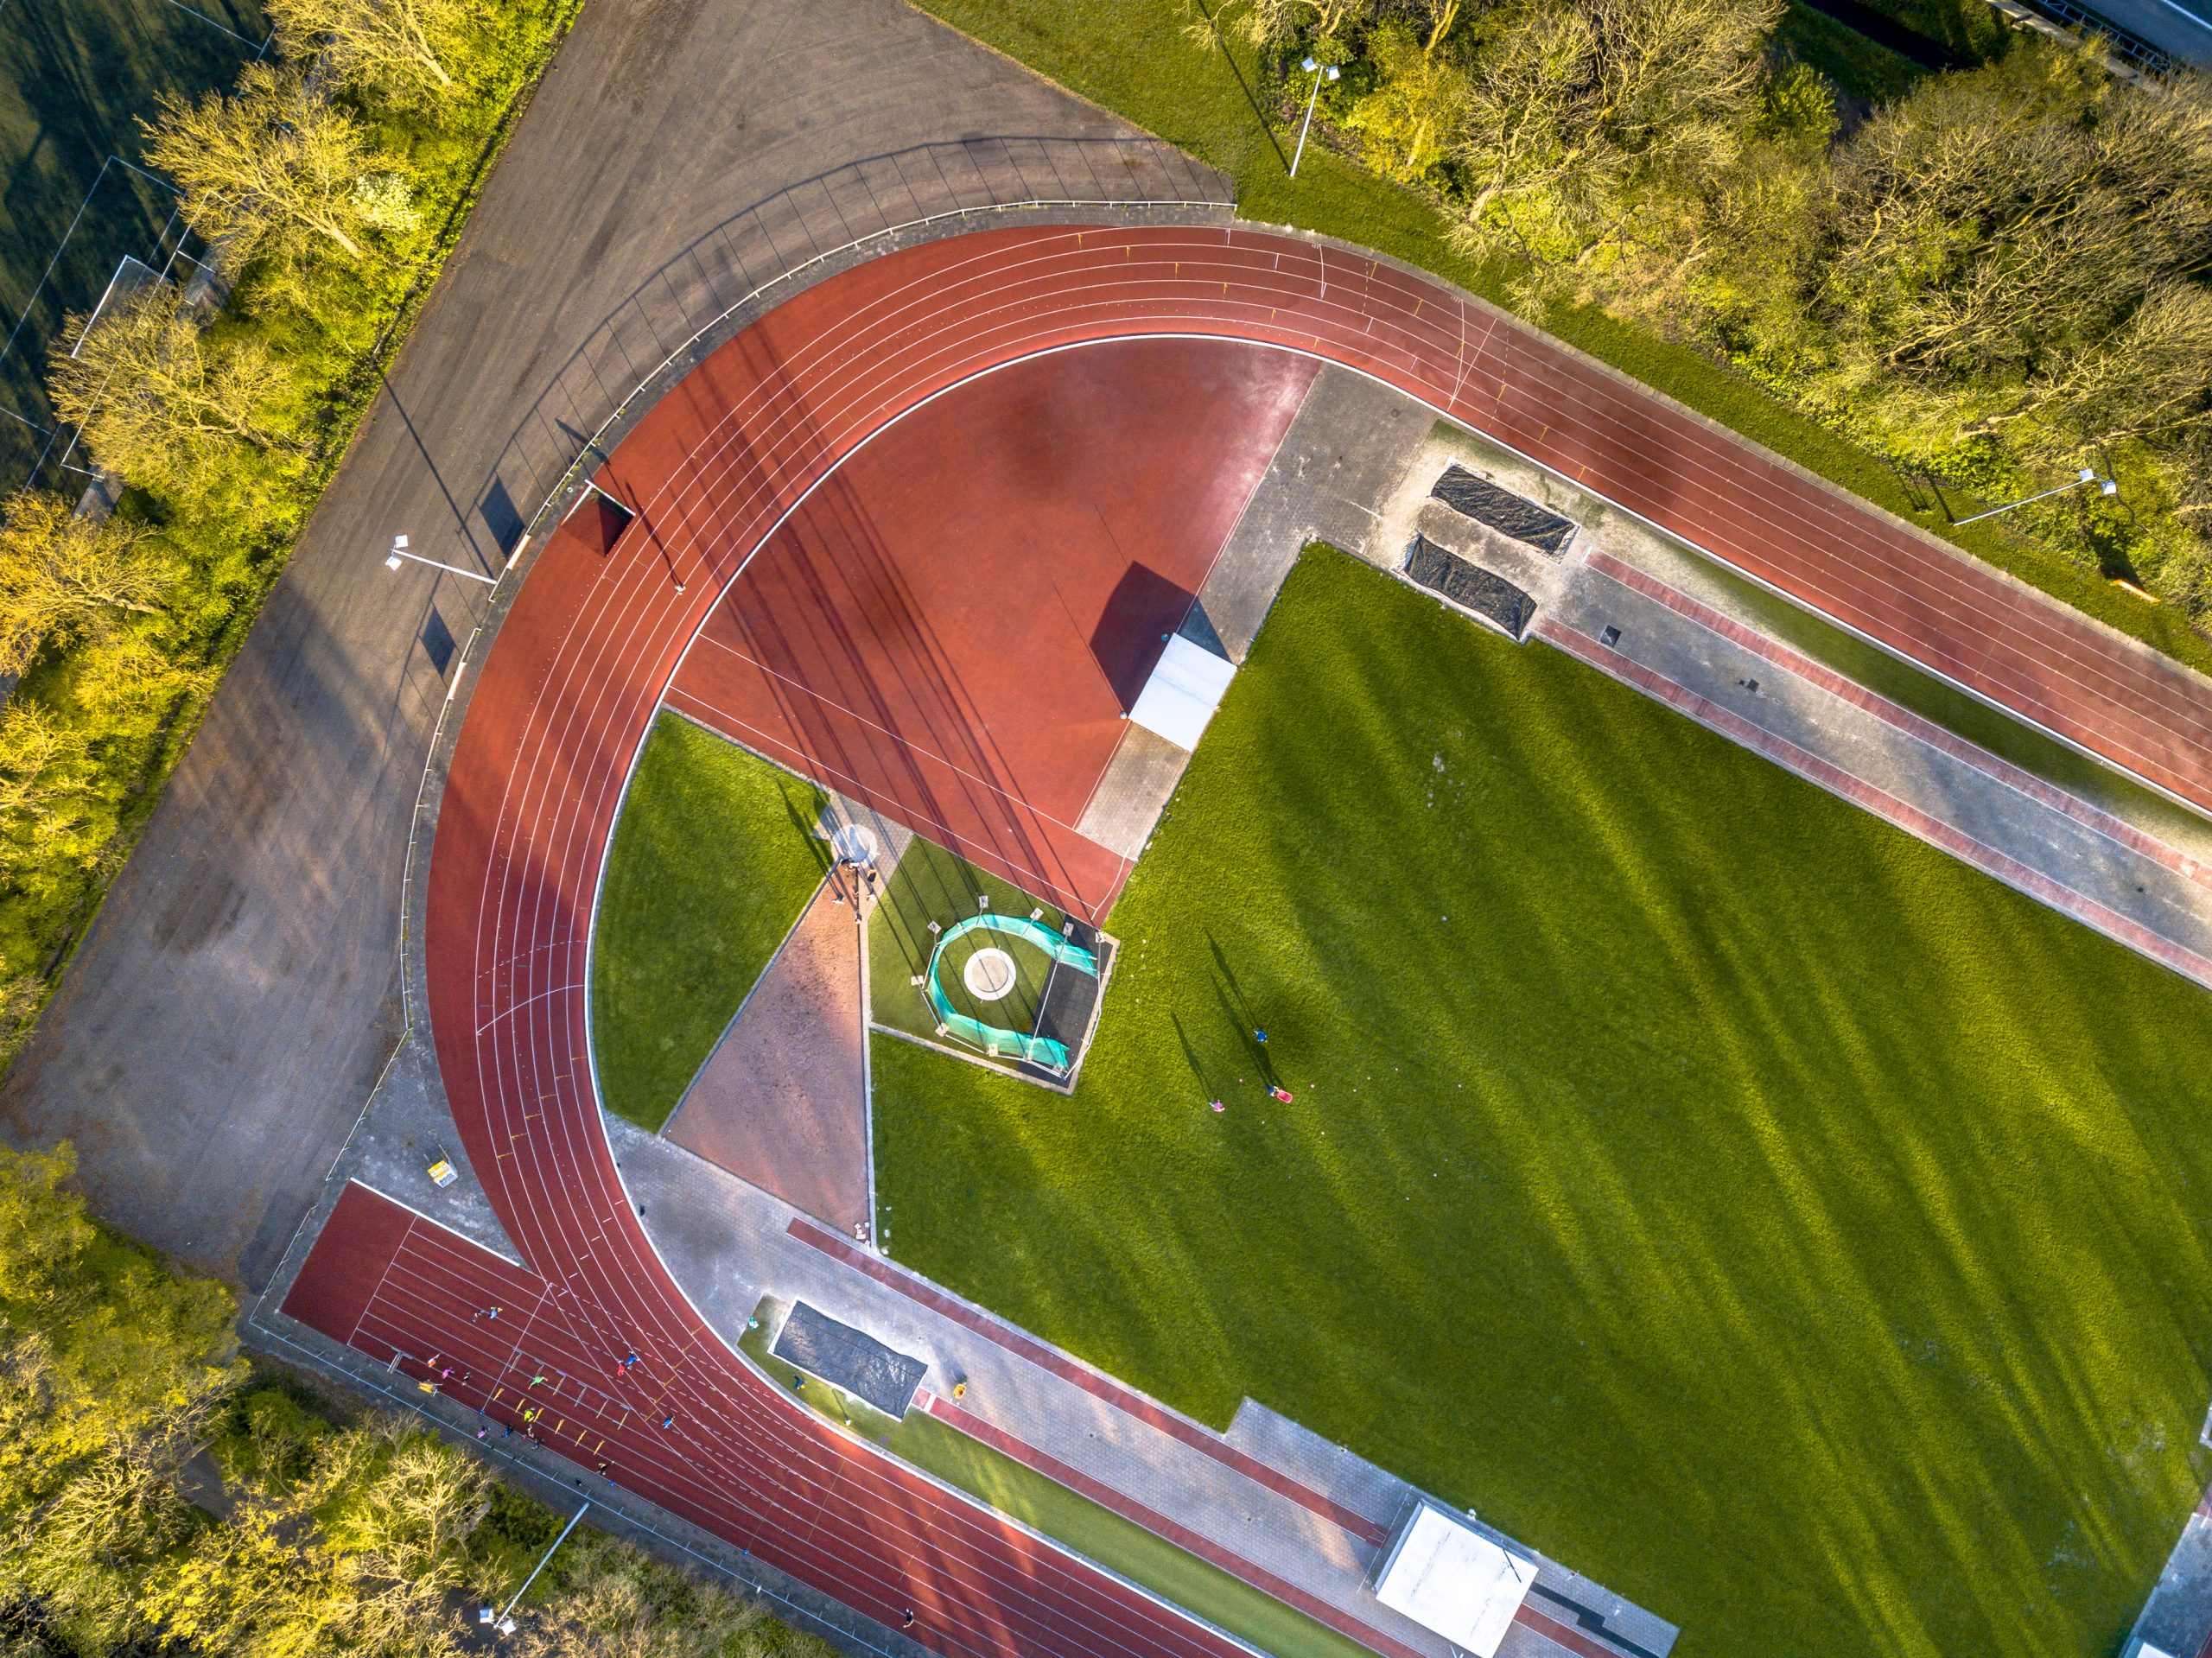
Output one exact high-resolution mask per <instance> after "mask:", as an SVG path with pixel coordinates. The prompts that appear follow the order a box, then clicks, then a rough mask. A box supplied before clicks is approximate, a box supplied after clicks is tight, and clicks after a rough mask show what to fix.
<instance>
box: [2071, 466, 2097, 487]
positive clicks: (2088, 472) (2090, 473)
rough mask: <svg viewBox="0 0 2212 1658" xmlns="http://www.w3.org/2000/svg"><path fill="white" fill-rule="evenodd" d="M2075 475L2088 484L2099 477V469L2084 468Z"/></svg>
mask: <svg viewBox="0 0 2212 1658" xmlns="http://www.w3.org/2000/svg"><path fill="white" fill-rule="evenodd" d="M2074 475H2075V477H2076V478H2079V479H2080V480H2082V482H2083V483H2085V484H2086V483H2088V481H2089V480H2091V479H2092V478H2094V477H2095V476H2096V475H2097V469H2096V468H2095V467H2082V470H2081V471H2079V472H2077V473H2075V474H2074Z"/></svg>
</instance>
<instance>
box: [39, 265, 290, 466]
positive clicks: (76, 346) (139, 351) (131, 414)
mask: <svg viewBox="0 0 2212 1658" xmlns="http://www.w3.org/2000/svg"><path fill="white" fill-rule="evenodd" d="M65 339H66V340H67V343H68V345H69V346H70V350H69V351H68V352H67V353H56V354H55V356H54V360H53V364H52V366H51V368H50V369H49V371H48V379H47V390H48V395H49V396H50V397H51V398H52V399H53V403H54V412H55V413H57V414H59V415H60V416H61V418H62V419H64V420H66V421H68V422H71V423H72V424H73V425H75V426H76V427H77V428H78V429H79V430H80V431H82V432H83V434H84V439H85V445H86V448H88V449H89V450H90V451H91V452H92V458H93V459H94V460H96V461H99V464H100V465H101V466H103V467H107V468H108V469H109V470H111V471H112V472H115V473H118V474H120V475H121V476H123V477H124V478H126V479H129V480H131V481H132V482H135V483H141V484H150V483H156V482H166V483H170V484H176V485H181V484H184V483H186V482H188V480H191V479H192V478H193V477H194V476H195V475H196V474H197V473H198V471H199V468H200V466H201V464H202V463H203V462H204V461H205V460H206V459H207V456H208V454H210V452H211V451H213V450H215V449H219V448H220V447H221V446H223V445H226V444H230V443H248V444H253V445H257V446H265V445H268V444H270V443H273V442H276V441H278V437H277V432H276V429H275V425H274V416H273V411H274V410H275V408H276V406H277V403H278V402H279V401H280V400H281V398H282V397H283V393H284V391H285V389H286V386H287V381H286V379H285V377H284V374H283V371H282V370H281V369H279V368H278V367H277V363H276V361H275V359H273V358H271V357H270V353H269V351H268V349H267V347H265V346H264V345H263V344H262V343H261V342H260V340H258V339H256V338H254V337H252V336H244V337H239V338H234V339H230V340H224V341H221V342H219V343H211V342H210V341H209V340H208V339H207V336H206V335H205V334H203V333H202V332H201V329H200V325H199V323H198V321H196V320H195V319H194V318H193V317H192V316H190V315H188V314H186V313H185V311H184V310H183V308H182V303H181V299H180V297H179V295H177V293H176V292H175V289H170V288H167V287H163V288H161V289H154V290H152V291H150V292H149V293H147V294H145V295H143V296H142V297H140V298H139V299H137V301H135V302H132V303H130V304H128V305H125V306H122V307H119V308H115V309H113V310H111V311H109V312H108V313H106V314H104V315H103V316H102V317H101V318H100V319H99V325H98V326H97V327H87V325H86V323H85V322H83V321H73V322H72V324H71V326H70V328H69V330H68V332H67V334H66V335H65Z"/></svg>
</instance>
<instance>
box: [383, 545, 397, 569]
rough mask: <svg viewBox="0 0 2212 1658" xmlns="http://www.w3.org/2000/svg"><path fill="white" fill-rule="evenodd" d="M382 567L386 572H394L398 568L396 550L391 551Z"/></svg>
mask: <svg viewBox="0 0 2212 1658" xmlns="http://www.w3.org/2000/svg"><path fill="white" fill-rule="evenodd" d="M384 567H385V569H387V570H396V569H398V568H399V553H398V551H397V549H394V550H393V551H392V553H391V556H390V557H388V558H386V559H385V562H384Z"/></svg>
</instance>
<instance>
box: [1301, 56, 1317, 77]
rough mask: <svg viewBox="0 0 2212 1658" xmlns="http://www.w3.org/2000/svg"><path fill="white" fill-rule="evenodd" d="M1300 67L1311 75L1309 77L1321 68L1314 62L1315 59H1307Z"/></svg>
mask: <svg viewBox="0 0 2212 1658" xmlns="http://www.w3.org/2000/svg"><path fill="white" fill-rule="evenodd" d="M1298 67H1300V68H1301V69H1303V70H1304V71H1306V73H1307V74H1309V75H1310V74H1312V73H1313V72H1314V71H1315V70H1316V69H1319V67H1321V66H1320V65H1319V64H1318V63H1316V62H1314V61H1313V59H1311V58H1307V59H1306V60H1304V61H1302V62H1301V63H1300V64H1299V66H1298Z"/></svg>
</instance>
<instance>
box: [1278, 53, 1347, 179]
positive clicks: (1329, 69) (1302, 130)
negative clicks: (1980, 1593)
mask: <svg viewBox="0 0 2212 1658" xmlns="http://www.w3.org/2000/svg"><path fill="white" fill-rule="evenodd" d="M1298 67H1300V68H1301V69H1303V70H1305V71H1306V73H1307V74H1309V75H1311V76H1313V92H1312V94H1311V95H1310V96H1308V97H1307V98H1306V118H1305V119H1304V120H1303V121H1301V122H1300V123H1299V124H1298V149H1296V150H1295V151H1294V153H1293V154H1292V156H1291V158H1290V175H1291V177H1293V178H1296V177H1297V176H1298V164H1299V162H1302V161H1304V160H1305V159H1306V134H1307V133H1308V132H1310V131H1311V130H1313V106H1314V105H1316V104H1318V103H1319V102H1320V101H1321V82H1322V79H1324V78H1326V79H1330V80H1335V79H1338V76H1339V75H1340V74H1341V73H1342V71H1340V70H1339V69H1338V67H1337V66H1336V65H1335V64H1333V63H1318V62H1316V61H1315V60H1313V59H1312V58H1307V59H1306V60H1305V61H1304V62H1302V63H1300V65H1299V66H1298Z"/></svg>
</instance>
